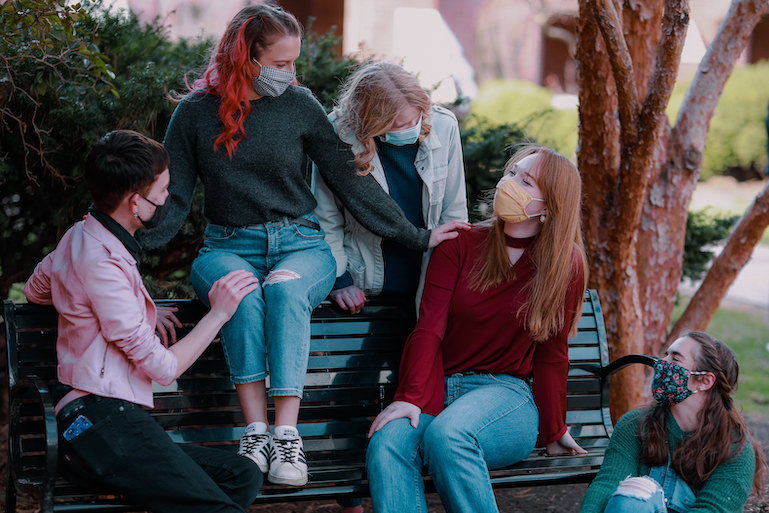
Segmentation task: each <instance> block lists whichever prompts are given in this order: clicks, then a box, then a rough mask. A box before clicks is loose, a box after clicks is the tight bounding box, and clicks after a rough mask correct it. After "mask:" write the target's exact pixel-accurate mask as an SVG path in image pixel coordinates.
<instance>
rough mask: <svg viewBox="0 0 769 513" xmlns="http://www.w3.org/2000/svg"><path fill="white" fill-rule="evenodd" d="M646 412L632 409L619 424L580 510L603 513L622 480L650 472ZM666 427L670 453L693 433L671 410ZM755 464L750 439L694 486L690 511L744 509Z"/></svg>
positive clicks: (720, 512) (718, 512) (729, 512)
mask: <svg viewBox="0 0 769 513" xmlns="http://www.w3.org/2000/svg"><path fill="white" fill-rule="evenodd" d="M644 413H645V410H634V411H631V412H629V413H628V414H627V415H625V416H623V417H622V418H621V419H620V421H619V422H618V423H617V426H616V427H615V429H614V433H613V434H612V436H611V440H610V441H609V446H608V448H607V449H606V455H605V457H604V460H603V465H601V470H600V471H599V472H598V476H596V478H595V479H594V480H593V482H592V484H591V485H590V487H589V488H588V489H587V493H586V494H585V498H584V499H583V502H582V509H581V510H580V512H581V513H603V510H604V508H606V503H607V502H608V501H609V498H610V497H611V494H612V493H613V492H614V490H615V489H616V488H617V485H618V484H619V483H620V481H622V480H623V479H625V478H626V477H629V476H647V475H649V472H650V470H651V468H650V467H649V466H648V465H645V464H644V463H642V462H641V461H640V454H641V439H640V437H639V431H638V427H639V424H640V422H641V419H642V417H643V414H644ZM667 430H668V444H669V446H670V450H671V452H672V451H675V449H676V448H677V447H678V445H679V444H680V443H681V442H682V441H683V440H684V439H685V438H686V437H687V436H689V434H690V433H691V432H688V431H682V430H681V428H680V427H678V423H676V421H675V419H674V418H673V415H672V414H670V413H668V419H667ZM693 457H694V456H693ZM755 464H756V462H755V457H754V454H753V446H752V445H751V443H750V442H749V441H748V442H747V443H745V445H744V446H743V447H742V450H740V452H739V453H738V454H736V455H735V456H734V457H732V458H731V459H729V460H727V461H726V462H724V463H722V464H721V465H719V466H718V468H716V470H715V471H714V472H713V473H712V474H711V476H710V479H708V480H707V482H706V483H705V485H704V486H703V487H702V488H701V489H694V488H692V491H693V492H694V494H695V496H696V497H697V498H696V501H695V502H694V505H693V506H692V507H691V508H690V509H689V513H704V512H709V513H732V512H733V513H738V512H741V511H742V510H743V507H744V506H745V502H746V501H747V500H748V495H749V494H750V489H751V486H752V484H753V471H754V468H755Z"/></svg>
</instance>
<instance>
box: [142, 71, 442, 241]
mask: <svg viewBox="0 0 769 513" xmlns="http://www.w3.org/2000/svg"><path fill="white" fill-rule="evenodd" d="M219 104H220V102H219V97H218V96H214V95H210V94H205V93H194V94H191V95H190V96H188V97H186V98H185V99H183V100H182V101H181V103H179V105H178V107H177V108H176V110H175V111H174V114H173V117H172V118H171V122H170V124H169V125H168V131H167V132H166V137H165V140H164V145H165V147H166V149H167V150H168V153H169V154H170V156H171V167H170V172H171V184H170V186H169V197H168V200H167V203H166V207H165V209H164V210H165V217H164V219H163V221H162V222H161V223H160V225H159V226H158V227H157V228H154V229H151V230H140V232H139V234H138V236H139V238H140V240H141V241H142V243H143V244H144V245H145V246H147V247H150V248H152V247H158V246H161V245H163V244H165V243H167V242H168V241H169V240H170V239H171V238H172V237H173V236H174V235H175V234H176V232H177V231H179V228H180V227H181V225H182V223H183V222H184V219H185V218H186V217H187V214H188V213H189V210H190V202H191V200H192V193H193V190H194V188H195V183H196V181H197V178H198V177H200V179H201V180H202V181H203V184H204V187H205V200H204V205H203V214H204V215H205V217H206V219H208V220H209V221H210V222H212V223H215V224H220V225H225V226H247V225H250V224H261V223H266V222H269V221H277V220H280V219H282V218H283V217H284V216H286V217H289V218H295V217H299V216H302V215H305V214H308V213H310V212H312V211H313V209H314V208H315V205H316V202H315V198H314V197H313V195H312V193H311V192H310V188H309V187H308V185H307V182H306V169H307V167H306V165H305V155H307V156H309V157H310V158H311V159H312V160H313V162H315V163H316V164H317V166H318V169H319V170H320V173H321V175H322V176H323V178H324V180H325V181H326V183H327V184H328V185H329V187H330V188H331V189H332V191H333V192H334V194H336V195H337V197H339V198H340V199H341V200H342V202H343V203H344V205H345V207H347V209H348V210H350V212H351V213H352V214H353V215H354V216H355V217H356V218H357V219H358V221H360V223H361V224H362V225H363V226H365V227H366V228H367V229H368V230H370V231H372V232H374V233H376V234H377V235H379V236H381V237H384V238H387V239H395V240H398V242H400V243H401V244H403V245H405V246H407V247H409V248H412V249H419V250H426V249H427V246H428V241H429V238H430V231H429V230H424V229H418V228H416V227H415V226H414V225H413V224H411V223H410V222H409V221H408V219H406V217H405V216H404V214H403V212H402V211H401V209H400V208H399V207H398V205H397V204H396V203H395V201H394V200H393V199H392V198H391V197H390V196H389V195H388V194H387V193H386V192H384V190H382V187H380V186H379V184H377V183H376V180H374V178H373V177H371V176H368V175H367V176H359V175H357V174H356V172H355V167H354V164H353V155H352V152H351V151H350V147H349V146H348V145H346V144H344V143H342V142H341V141H340V140H339V138H338V137H337V135H336V133H335V132H334V129H333V128H332V126H331V124H330V123H329V121H328V119H327V118H326V113H325V112H324V111H323V107H321V105H320V103H318V101H317V100H316V99H315V97H314V96H313V95H312V93H311V92H310V91H309V90H308V89H306V88H303V87H298V86H290V87H289V88H288V90H286V92H285V93H283V94H282V95H280V96H278V97H275V98H273V97H263V98H260V99H258V100H252V101H251V109H252V110H251V114H249V115H248V117H247V118H246V119H245V122H244V128H245V136H244V137H243V139H242V140H241V141H240V143H239V144H238V147H237V150H236V151H235V154H234V155H233V157H232V159H229V158H228V157H227V153H226V150H225V149H224V146H223V145H222V146H221V147H219V149H218V151H216V152H214V149H213V142H214V139H215V138H216V137H217V136H218V135H219V134H220V133H221V132H222V130H223V125H222V122H221V120H220V119H219V112H218V111H219Z"/></svg>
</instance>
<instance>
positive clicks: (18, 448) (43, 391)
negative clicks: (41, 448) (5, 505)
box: [8, 376, 59, 511]
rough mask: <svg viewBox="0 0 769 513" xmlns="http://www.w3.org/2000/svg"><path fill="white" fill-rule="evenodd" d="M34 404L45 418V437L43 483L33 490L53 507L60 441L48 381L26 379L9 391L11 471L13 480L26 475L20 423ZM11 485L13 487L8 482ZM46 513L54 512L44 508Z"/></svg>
mask: <svg viewBox="0 0 769 513" xmlns="http://www.w3.org/2000/svg"><path fill="white" fill-rule="evenodd" d="M30 404H31V405H34V406H33V408H34V407H37V408H38V411H37V412H36V413H37V414H38V415H40V416H41V417H43V420H42V428H43V433H42V435H43V436H44V438H45V470H44V472H43V474H42V481H41V482H40V483H33V489H34V490H30V491H36V492H38V493H40V500H41V502H42V503H43V505H44V504H52V501H53V495H54V486H55V484H56V474H57V463H58V457H59V438H58V431H57V427H56V414H55V413H54V404H53V397H52V396H51V393H50V391H49V390H48V387H47V386H46V384H45V382H44V381H43V380H42V379H40V378H39V377H37V376H27V377H24V378H21V379H19V380H18V381H17V382H16V384H15V385H14V386H13V388H12V389H11V391H10V397H9V413H10V415H9V420H10V422H9V433H8V447H9V453H10V454H9V456H10V458H9V462H8V472H9V473H12V474H11V475H12V476H13V478H14V479H13V480H14V481H17V480H18V479H19V478H20V477H22V476H24V477H27V476H25V475H24V470H23V468H22V467H23V464H22V453H23V448H22V445H21V444H22V440H21V436H20V435H21V433H22V432H23V431H22V428H21V423H22V417H21V415H22V407H23V406H24V405H27V407H29V405H30ZM8 485H9V486H13V484H12V483H11V481H10V480H9V483H8ZM43 511H52V510H50V509H45V508H43Z"/></svg>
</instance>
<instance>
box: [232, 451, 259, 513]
mask: <svg viewBox="0 0 769 513" xmlns="http://www.w3.org/2000/svg"><path fill="white" fill-rule="evenodd" d="M243 463H245V464H242V465H241V466H240V468H238V469H237V471H236V472H235V473H234V475H235V476H236V477H235V478H234V482H233V483H232V490H231V491H230V493H229V495H230V496H231V498H232V499H233V500H234V501H235V502H237V503H238V504H240V505H241V506H243V509H248V507H249V506H250V505H251V504H253V502H254V500H255V499H256V496H257V495H259V490H260V489H261V488H262V484H263V480H264V476H263V475H262V472H261V471H260V470H259V467H257V466H256V465H255V464H254V463H253V462H252V461H250V460H248V461H246V462H243Z"/></svg>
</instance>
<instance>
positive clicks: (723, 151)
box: [667, 62, 769, 180]
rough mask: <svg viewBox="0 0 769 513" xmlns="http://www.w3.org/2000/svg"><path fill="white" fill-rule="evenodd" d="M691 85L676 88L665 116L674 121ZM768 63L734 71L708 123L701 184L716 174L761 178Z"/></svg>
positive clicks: (764, 159) (768, 94) (768, 101)
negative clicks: (708, 128)
mask: <svg viewBox="0 0 769 513" xmlns="http://www.w3.org/2000/svg"><path fill="white" fill-rule="evenodd" d="M690 83H691V81H683V82H681V83H678V84H676V87H675V90H674V91H673V95H672V96H671V99H670V103H669V104H668V109H667V112H668V116H669V117H670V118H671V120H673V119H674V118H675V116H676V115H677V113H678V110H679V108H680V106H681V102H682V101H683V97H684V94H685V92H686V89H687V88H688V87H689V84H690ZM767 83H769V62H761V63H758V64H752V65H749V66H744V67H741V68H736V69H735V70H734V71H733V72H732V75H731V76H730V77H729V80H728V81H727V82H726V85H725V86H724V92H723V93H722V94H721V97H720V99H719V100H718V105H717V106H716V110H715V113H714V114H713V118H712V119H711V121H710V130H709V131H708V138H707V141H706V143H705V153H704V155H703V162H702V174H701V176H700V179H701V180H707V179H708V178H710V177H712V176H714V175H719V174H733V175H735V176H736V177H737V178H747V177H755V178H758V177H760V176H761V172H762V171H763V170H764V168H765V167H766V163H767V144H766V143H767V134H766V130H767V129H766V126H765V124H764V120H765V118H766V115H767V104H769V89H767V87H766V84H767Z"/></svg>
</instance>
